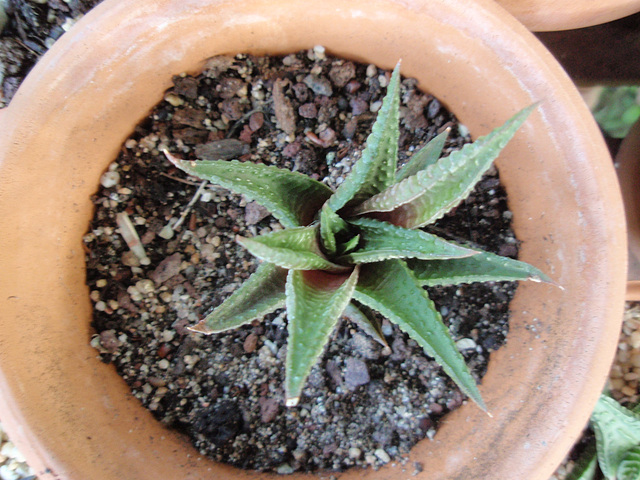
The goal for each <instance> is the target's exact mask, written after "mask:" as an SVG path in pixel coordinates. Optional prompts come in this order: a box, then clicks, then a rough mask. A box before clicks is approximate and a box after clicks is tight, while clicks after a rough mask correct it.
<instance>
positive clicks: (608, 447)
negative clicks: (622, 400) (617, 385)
mask: <svg viewBox="0 0 640 480" xmlns="http://www.w3.org/2000/svg"><path fill="white" fill-rule="evenodd" d="M591 425H592V426H593V429H594V431H595V433H596V446H597V449H598V462H599V463H600V470H602V473H603V474H604V476H605V477H607V478H608V479H614V478H616V475H617V474H618V468H619V466H620V464H621V462H622V460H623V459H624V458H625V455H626V454H627V452H629V450H631V449H632V448H634V447H637V446H638V445H640V417H639V416H638V415H636V414H634V413H633V412H632V411H630V410H628V409H626V408H624V407H623V406H621V405H620V404H619V403H618V402H616V401H615V400H614V399H612V398H609V397H607V396H606V395H600V399H599V400H598V403H597V404H596V408H595V409H594V411H593V413H592V414H591Z"/></svg>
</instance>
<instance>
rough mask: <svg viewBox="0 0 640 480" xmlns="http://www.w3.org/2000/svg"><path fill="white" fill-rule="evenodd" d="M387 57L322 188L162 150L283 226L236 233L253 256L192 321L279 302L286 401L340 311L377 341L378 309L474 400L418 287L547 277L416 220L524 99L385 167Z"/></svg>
mask: <svg viewBox="0 0 640 480" xmlns="http://www.w3.org/2000/svg"><path fill="white" fill-rule="evenodd" d="M399 77H400V74H399V64H398V66H397V67H396V68H395V70H394V72H393V74H392V76H391V79H390V82H389V85H388V89H387V94H386V96H385V98H384V100H383V104H382V108H381V109H380V111H379V113H378V116H377V119H376V121H375V124H374V125H373V127H372V132H371V134H370V135H369V137H368V138H367V141H366V145H365V148H364V150H363V151H362V156H361V158H360V159H359V160H358V161H357V162H356V163H355V164H354V166H353V168H352V171H351V172H350V174H349V175H348V176H347V177H346V178H345V179H344V181H343V183H342V184H340V186H339V187H338V188H337V189H336V191H335V192H334V191H333V190H331V189H330V188H329V187H328V186H326V185H325V184H323V183H321V182H318V181H316V180H313V179H311V178H309V177H307V176H305V175H303V174H300V173H297V172H291V171H288V170H284V169H280V168H277V167H274V166H267V165H263V164H256V163H252V162H244V163H243V162H239V161H237V160H231V161H228V160H216V161H212V160H207V161H189V160H180V159H178V158H176V157H174V156H173V155H171V154H170V153H169V152H167V151H165V155H166V156H167V158H168V159H169V160H170V161H171V162H173V163H174V164H175V165H176V166H177V167H178V168H180V169H182V170H184V171H185V172H187V173H188V174H190V175H193V176H195V177H199V178H201V179H205V180H208V181H210V182H212V183H214V184H216V185H219V186H222V187H224V188H227V189H229V190H231V191H233V192H235V193H239V194H243V195H245V196H246V197H247V198H248V199H250V200H255V201H256V202H258V203H260V204H262V205H263V206H264V207H266V208H267V209H268V210H269V211H270V212H271V213H272V214H273V216H274V217H275V218H277V219H278V220H279V221H280V223H281V224H282V225H283V226H284V227H285V228H284V229H283V230H279V231H274V232H271V233H268V234H265V235H260V236H257V237H254V238H242V237H238V238H237V241H238V242H239V243H240V244H241V245H243V246H244V247H245V248H246V249H247V250H249V252H251V253H252V254H253V255H255V256H256V257H258V258H259V259H260V260H262V261H263V262H262V263H261V264H260V265H259V267H258V269H257V270H256V272H255V273H253V275H252V276H251V277H250V278H249V279H248V280H247V281H246V282H245V283H244V284H243V285H242V286H241V287H240V288H239V289H238V290H237V291H235V292H234V293H233V294H232V295H231V296H229V297H228V298H227V299H226V300H225V301H224V302H223V303H222V304H220V305H219V306H218V307H217V308H215V309H214V310H213V312H211V314H209V315H208V316H206V318H204V320H202V321H201V322H199V323H198V324H197V325H195V326H193V327H191V330H193V331H196V332H203V333H214V332H223V331H225V330H229V329H234V328H238V327H240V326H242V325H245V324H247V323H249V322H251V321H253V320H255V319H260V318H261V317H263V316H264V315H266V314H268V313H270V312H273V311H274V310H276V309H278V308H281V307H283V306H284V307H286V311H287V317H288V333H289V337H288V348H287V356H286V366H285V373H286V380H285V393H286V405H287V406H294V405H296V404H297V403H298V401H299V398H300V395H301V392H302V389H303V386H304V383H305V381H306V378H307V377H308V375H309V372H310V370H311V368H312V367H313V365H314V364H315V363H316V362H317V361H318V359H319V357H320V356H321V354H322V352H323V350H324V347H325V345H326V343H327V342H328V341H329V338H330V335H331V332H332V330H333V329H334V327H335V326H336V323H337V321H338V319H339V318H340V316H341V315H343V313H344V314H345V315H348V316H349V317H350V318H351V319H353V320H354V321H355V322H356V323H357V324H358V325H359V326H361V327H362V328H363V329H364V330H365V331H366V332H368V333H369V334H370V335H372V336H373V337H374V338H375V339H376V340H378V341H379V342H380V343H382V344H383V345H386V341H385V338H384V336H383V335H382V333H381V327H380V324H379V322H378V321H376V320H375V318H373V316H371V315H367V314H365V313H363V311H362V310H363V309H362V306H363V305H364V306H366V307H368V308H370V309H372V310H375V311H378V312H379V313H381V314H382V315H383V316H385V317H386V318H388V319H389V321H391V322H393V323H395V324H396V325H398V326H399V327H400V329H401V330H403V331H404V332H406V333H407V334H409V335H410V336H411V337H412V338H413V339H414V340H415V341H416V342H417V343H418V344H419V345H420V346H421V347H422V348H423V349H424V350H425V352H426V353H427V354H428V355H429V356H431V357H433V358H434V359H435V360H436V361H437V362H438V363H439V364H440V365H441V366H442V368H443V369H444V371H445V372H446V373H447V374H448V375H449V376H450V377H451V378H452V379H453V380H454V381H455V382H456V383H457V384H458V386H459V387H460V388H461V389H462V391H463V392H464V393H465V394H467V395H468V396H469V397H470V398H472V399H473V400H474V401H475V402H476V403H477V404H478V405H479V406H480V407H481V408H483V409H485V405H484V403H483V400H482V398H481V396H480V393H479V391H478V388H477V386H476V382H475V380H474V378H473V377H472V375H471V374H470V372H469V370H468V368H467V366H466V364H465V362H464V359H463V357H462V355H461V354H460V352H459V351H458V350H457V348H456V345H455V343H454V341H453V339H452V338H451V336H450V334H449V331H448V329H447V327H446V326H445V325H444V323H443V322H442V318H441V316H440V313H439V312H438V310H437V309H436V308H435V307H434V304H433V302H432V301H431V300H430V299H429V296H428V294H427V291H426V290H425V288H423V287H424V286H431V285H448V284H456V283H469V282H478V281H480V282H482V281H500V280H525V279H528V280H534V281H548V278H547V277H546V276H545V275H544V274H543V273H542V272H541V271H540V270H538V269H537V268H535V267H533V266H531V265H528V264H526V263H524V262H520V261H517V260H513V259H510V258H505V257H501V256H498V255H495V254H492V253H488V252H483V251H479V250H476V249H472V248H469V247H467V246H465V245H460V244H456V243H453V242H450V241H446V240H444V239H442V238H440V237H438V236H435V235H432V234H430V233H427V232H425V231H423V230H421V229H420V228H421V227H423V226H425V225H428V224H430V223H432V222H434V221H435V220H437V219H438V218H440V217H442V216H443V215H444V214H446V213H447V212H448V211H449V210H451V209H452V208H454V207H455V206H456V205H457V204H458V203H460V202H461V201H462V200H463V199H464V198H466V197H467V196H468V194H469V193H470V192H471V190H472V189H473V187H474V186H475V184H476V183H477V182H478V181H479V180H480V178H481V177H482V175H483V174H484V173H485V172H486V171H487V170H488V169H489V167H490V166H491V165H492V162H493V160H494V159H495V158H496V157H497V156H498V154H499V152H500V151H501V149H502V148H504V146H505V145H506V144H507V142H508V141H509V140H510V139H511V138H512V137H513V135H514V134H515V132H516V131H517V129H518V128H519V127H520V125H521V124H522V123H523V122H524V121H525V119H526V118H527V116H528V115H529V113H530V112H531V111H532V110H533V108H535V105H532V106H530V107H527V108H525V109H523V110H522V111H520V112H519V113H517V114H516V115H514V116H513V117H512V118H511V119H510V120H508V121H507V122H506V123H505V124H504V125H503V126H502V127H500V128H498V129H496V130H494V131H493V132H491V133H490V134H489V135H487V136H485V137H482V138H479V139H478V140H477V141H476V142H475V143H473V144H468V145H465V146H464V147H463V148H462V149H461V150H459V151H456V152H453V153H451V154H450V155H449V156H447V157H445V158H439V157H440V155H441V153H442V150H443V147H444V144H445V141H446V136H447V132H444V133H442V134H440V135H438V136H437V137H435V138H434V139H433V140H431V141H430V142H429V143H428V144H427V145H426V146H425V147H423V148H422V149H421V150H419V151H418V152H416V153H415V154H414V155H413V156H412V157H411V159H410V160H409V161H408V163H407V164H406V165H404V166H403V167H402V168H400V169H399V170H398V169H397V162H398V161H397V153H398V136H399V98H400V79H399Z"/></svg>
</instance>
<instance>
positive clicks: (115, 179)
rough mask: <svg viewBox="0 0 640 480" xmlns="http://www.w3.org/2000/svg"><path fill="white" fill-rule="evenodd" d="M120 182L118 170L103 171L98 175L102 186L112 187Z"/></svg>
mask: <svg viewBox="0 0 640 480" xmlns="http://www.w3.org/2000/svg"><path fill="white" fill-rule="evenodd" d="M118 183H120V174H119V173H118V172H111V171H109V172H104V173H103V174H102V176H101V177H100V184H101V185H102V186H103V187H104V188H112V187H115V186H116V185H118Z"/></svg>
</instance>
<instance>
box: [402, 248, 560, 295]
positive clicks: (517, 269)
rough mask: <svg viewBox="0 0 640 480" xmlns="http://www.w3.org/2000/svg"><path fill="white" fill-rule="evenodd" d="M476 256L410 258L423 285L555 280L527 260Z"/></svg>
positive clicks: (411, 265) (484, 254) (414, 272)
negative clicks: (438, 258)
mask: <svg viewBox="0 0 640 480" xmlns="http://www.w3.org/2000/svg"><path fill="white" fill-rule="evenodd" d="M474 251H475V252H476V253H477V255H473V256H470V257H465V258H453V259H449V260H433V261H424V260H413V259H411V260H407V265H408V266H409V268H410V269H411V270H412V271H413V274H414V275H415V276H416V279H417V280H418V282H419V283H420V284H421V285H422V286H426V287H433V286H436V285H457V284H460V283H473V282H503V281H516V280H531V281H534V282H548V283H552V281H551V279H550V278H549V277H548V276H547V275H545V274H544V273H543V272H541V271H540V270H538V269H537V268H536V267H534V266H532V265H529V264H528V263H525V262H521V261H519V260H514V259H512V258H508V257H502V256H500V255H496V254H495V253H490V252H483V251H481V250H474Z"/></svg>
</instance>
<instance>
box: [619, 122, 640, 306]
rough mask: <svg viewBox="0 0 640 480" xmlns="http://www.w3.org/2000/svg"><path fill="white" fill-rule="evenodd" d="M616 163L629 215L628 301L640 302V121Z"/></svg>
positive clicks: (622, 146)
mask: <svg viewBox="0 0 640 480" xmlns="http://www.w3.org/2000/svg"><path fill="white" fill-rule="evenodd" d="M616 164H617V166H618V170H617V171H618V178H619V180H620V188H621V189H622V197H623V199H624V208H625V213H626V216H627V238H628V242H629V269H628V273H627V280H628V283H627V300H630V301H640V188H638V187H639V186H640V121H637V122H636V123H635V124H634V125H633V126H632V127H631V130H629V133H628V134H627V136H626V137H625V139H624V140H623V142H622V143H621V144H620V149H619V150H618V153H617V154H616Z"/></svg>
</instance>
